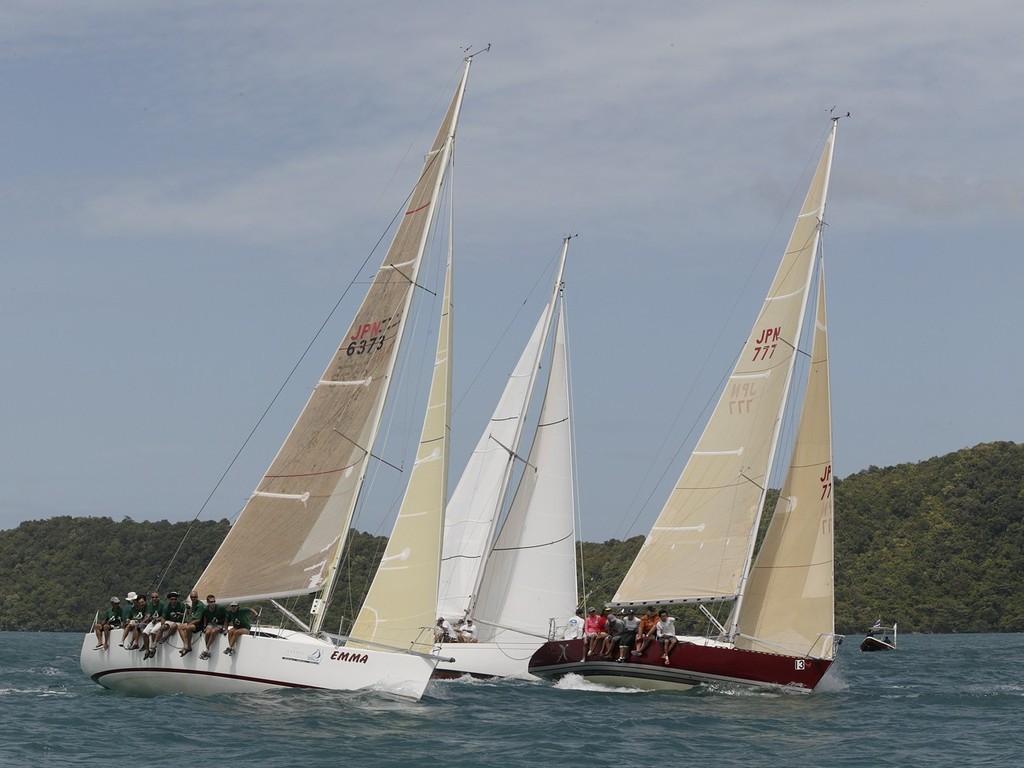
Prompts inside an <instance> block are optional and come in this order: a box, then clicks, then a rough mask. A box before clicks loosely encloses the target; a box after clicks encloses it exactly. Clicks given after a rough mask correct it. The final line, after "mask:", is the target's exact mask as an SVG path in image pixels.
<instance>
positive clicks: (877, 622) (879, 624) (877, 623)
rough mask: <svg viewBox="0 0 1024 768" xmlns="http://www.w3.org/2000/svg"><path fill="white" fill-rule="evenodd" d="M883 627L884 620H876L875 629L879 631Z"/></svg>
mask: <svg viewBox="0 0 1024 768" xmlns="http://www.w3.org/2000/svg"><path fill="white" fill-rule="evenodd" d="M881 626H882V620H881V619H875V626H874V629H879V628H880V627H881Z"/></svg>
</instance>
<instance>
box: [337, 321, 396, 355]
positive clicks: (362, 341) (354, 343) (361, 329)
mask: <svg viewBox="0 0 1024 768" xmlns="http://www.w3.org/2000/svg"><path fill="white" fill-rule="evenodd" d="M390 322H391V318H390V317H389V318H387V319H386V320H376V321H374V322H372V323H363V324H362V325H359V326H356V330H355V333H354V334H352V336H350V337H349V345H348V347H347V348H346V349H345V352H346V353H347V354H348V356H349V357H352V355H362V354H365V353H368V352H376V351H378V350H380V349H383V348H384V339H385V338H387V330H388V328H390V327H391V326H390V325H389V324H390Z"/></svg>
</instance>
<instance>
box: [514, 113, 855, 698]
mask: <svg viewBox="0 0 1024 768" xmlns="http://www.w3.org/2000/svg"><path fill="white" fill-rule="evenodd" d="M835 131H836V121H835V120H834V121H833V124H832V130H831V131H830V133H829V136H828V139H827V141H826V143H825V147H824V150H823V152H822V155H821V159H820V161H819V163H818V166H817V169H816V171H815V174H814V177H813V179H812V181H811V185H810V188H809V190H808V192H807V196H806V198H805V200H804V203H803V205H802V207H801V209H800V214H799V216H798V218H797V221H796V225H795V227H794V229H793V233H792V235H791V237H790V240H789V244H788V246H787V247H786V250H785V253H784V255H783V257H782V262H781V264H780V265H779V268H778V271H777V272H776V275H775V279H774V281H773V282H772V285H771V288H770V289H769V291H768V294H767V296H766V297H765V300H764V303H763V304H762V306H761V310H760V313H759V314H758V317H757V320H756V322H755V323H754V326H753V328H752V329H751V333H750V336H749V337H748V338H747V341H746V343H745V345H744V347H743V350H742V353H741V354H740V356H739V358H738V361H737V363H736V365H735V367H734V368H733V370H732V373H731V375H730V377H729V380H728V382H727V383H726V385H725V388H724V390H723V392H722V394H721V397H720V399H719V401H718V404H717V406H716V407H715V409H714V411H713V412H712V414H711V417H710V419H709V421H708V423H707V425H706V427H705V429H704V432H703V434H702V435H701V438H700V440H699V441H698V443H697V445H696V447H695V449H694V451H693V453H692V454H691V456H690V459H689V461H688V462H687V464H686V467H685V468H684V469H683V472H682V475H681V476H680V478H679V480H678V481H677V482H676V485H675V488H674V489H673V491H672V493H671V495H670V496H669V499H668V501H667V502H666V504H665V506H664V508H663V509H662V511H661V514H660V515H659V516H658V519H657V520H656V521H655V523H654V526H653V528H652V529H651V531H650V533H649V534H648V536H647V539H646V540H645V542H644V544H643V546H642V547H641V549H640V552H639V553H638V554H637V557H636V559H635V560H634V562H633V564H632V566H631V567H630V569H629V571H628V573H627V574H626V576H625V578H624V580H623V582H622V584H621V585H620V587H619V589H618V592H617V593H616V594H615V596H614V597H613V599H612V605H614V606H619V607H623V608H626V607H634V608H637V607H639V608H641V609H642V608H645V607H647V606H657V607H662V608H665V609H666V610H668V611H670V612H671V609H672V607H673V606H683V605H694V604H696V605H699V606H700V607H701V609H702V611H703V612H704V614H705V616H706V618H707V621H708V625H709V628H710V632H709V633H708V634H706V635H692V636H691V635H684V636H678V638H677V639H678V644H677V645H675V647H674V648H669V649H668V652H667V653H665V652H664V651H663V650H662V646H660V645H659V644H658V643H657V642H654V643H651V645H650V646H648V648H647V649H646V652H645V653H644V654H643V655H639V656H637V655H628V656H627V658H626V659H625V660H624V661H622V662H616V661H614V660H612V661H606V660H603V659H600V658H593V657H592V658H590V659H584V658H583V652H582V647H581V643H580V641H571V642H569V641H559V642H550V643H547V644H546V645H545V646H544V647H542V648H541V649H540V650H538V652H537V653H536V654H535V655H534V657H533V658H532V659H531V661H530V665H529V668H530V671H531V672H532V673H534V674H536V675H539V676H542V677H558V676H561V675H565V674H569V673H575V674H578V675H582V676H584V677H586V678H588V679H591V680H595V681H598V682H602V683H607V684H612V685H621V686H630V687H641V688H682V689H685V688H689V687H692V686H695V685H699V684H702V683H718V684H721V683H725V684H739V685H747V686H766V687H777V688H786V689H792V690H798V691H804V692H806V691H810V690H813V689H814V687H815V686H816V685H817V684H818V683H819V681H820V680H821V678H822V676H823V675H824V674H825V673H826V671H827V670H828V668H829V666H830V665H831V664H832V661H833V659H834V656H835V650H836V642H835V634H834V631H835V629H834V616H833V614H834V605H833V604H834V586H833V570H832V562H833V556H832V548H833V542H832V520H833V514H832V512H833V507H832V429H831V416H830V395H829V357H828V341H827V327H828V326H827V323H826V318H825V289H824V268H823V262H822V261H821V260H820V259H819V258H818V256H819V246H820V233H821V228H822V226H823V221H824V213H825V197H826V192H827V189H828V182H829V176H830V172H831V167H832V154H833V145H834V141H835ZM815 276H817V282H815ZM815 288H816V290H815ZM812 301H813V302H814V304H812ZM815 307H816V308H815ZM807 316H810V317H812V318H813V320H812V322H813V334H808V335H810V336H811V339H810V344H809V346H808V347H806V348H801V347H800V345H801V343H802V342H803V340H804V339H805V335H804V334H803V333H802V331H803V328H804V319H805V317H807ZM804 354H809V356H810V365H809V370H808V379H807V385H806V390H805V394H804V399H803V407H802V410H801V411H800V419H799V424H798V426H797V428H796V433H795V434H796V437H795V443H794V446H793V452H792V458H791V460H790V463H789V465H788V466H789V471H788V473H787V475H786V479H785V481H784V482H783V485H782V490H781V493H780V496H779V501H778V503H777V505H776V508H775V512H774V515H773V516H772V518H771V520H770V522H769V524H768V529H767V532H766V534H765V537H764V541H763V543H762V544H761V546H760V548H759V549H758V550H757V552H756V557H755V544H756V537H757V532H758V528H759V524H760V521H761V515H762V510H763V509H764V506H765V500H766V496H767V494H768V484H769V478H770V477H771V475H772V467H773V465H774V464H775V463H776V462H777V461H780V460H783V457H781V456H780V455H779V454H780V453H782V452H781V451H780V450H779V442H780V432H781V428H782V422H783V416H784V413H785V412H786V409H787V401H788V400H789V398H790V394H791V390H792V389H793V379H794V363H795V361H796V358H797V357H798V355H804ZM794 412H795V411H794ZM713 604H719V605H727V606H731V608H730V612H729V615H728V618H726V619H725V620H724V623H722V622H721V621H719V618H718V617H716V616H714V615H713V614H712V613H711V611H709V610H708V609H707V608H706V606H707V605H713ZM670 645H671V642H666V644H665V647H668V646H670Z"/></svg>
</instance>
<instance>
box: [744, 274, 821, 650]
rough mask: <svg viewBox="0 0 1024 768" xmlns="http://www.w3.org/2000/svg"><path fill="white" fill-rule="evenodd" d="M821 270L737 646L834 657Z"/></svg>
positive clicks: (747, 591)
mask: <svg viewBox="0 0 1024 768" xmlns="http://www.w3.org/2000/svg"><path fill="white" fill-rule="evenodd" d="M823 272H824V265H823V264H822V265H820V267H819V278H818V301H817V317H816V320H815V324H814V341H813V343H812V353H811V366H810V370H809V372H808V379H807V391H806V393H805V395H804V405H803V412H802V414H801V417H800V426H799V429H798V430H797V435H796V442H795V444H794V446H793V459H792V461H791V463H790V466H789V473H788V474H787V476H786V481H785V483H784V484H783V486H782V493H781V494H780V496H779V500H778V504H777V506H776V508H775V513H774V515H772V519H771V522H770V523H769V525H768V530H767V532H766V533H765V538H764V541H763V542H762V544H761V548H760V550H758V553H757V559H756V560H755V561H754V566H753V568H752V569H751V572H750V580H749V582H748V586H747V589H746V594H745V596H744V601H743V605H742V608H741V610H740V615H739V619H738V624H739V628H740V632H741V633H742V634H740V635H739V636H737V638H736V646H737V647H739V648H747V649H749V650H757V651H768V652H771V653H791V654H795V655H806V656H815V657H818V658H831V655H832V640H833V636H834V633H835V619H834V611H835V605H834V603H835V589H834V583H833V569H832V513H833V505H832V484H833V478H832V418H831V413H830V407H829V402H830V400H829V372H828V324H827V321H826V315H825V279H824V274H823Z"/></svg>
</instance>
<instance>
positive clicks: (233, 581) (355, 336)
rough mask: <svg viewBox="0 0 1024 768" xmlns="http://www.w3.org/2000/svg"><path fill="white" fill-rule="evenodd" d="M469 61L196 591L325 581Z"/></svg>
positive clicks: (244, 591)
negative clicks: (409, 185) (368, 268)
mask: <svg viewBox="0 0 1024 768" xmlns="http://www.w3.org/2000/svg"><path fill="white" fill-rule="evenodd" d="M471 60H472V59H467V63H466V68H465V70H464V72H463V75H462V79H461V80H460V82H459V85H458V87H457V88H456V92H455V96H454V97H453V98H452V101H451V104H450V106H449V107H448V111H447V113H446V115H445V117H444V120H443V121H442V123H441V127H440V129H439V130H438V132H437V136H436V137H435V139H434V142H433V144H432V146H431V148H430V152H429V153H428V155H427V157H426V160H425V162H424V166H423V170H422V172H421V174H420V178H419V180H418V182H417V184H416V186H415V188H414V189H413V192H412V194H411V196H410V199H409V204H408V206H407V209H406V212H405V215H404V216H403V217H402V221H401V223H400V224H399V227H398V231H397V232H396V234H395V238H394V240H393V241H392V243H391V247H390V248H389V249H388V252H387V254H386V255H385V257H384V260H383V262H382V264H381V267H380V269H379V270H378V272H377V274H376V276H375V277H374V279H373V284H372V285H371V286H370V288H369V290H368V292H367V295H366V298H365V299H364V300H363V304H362V306H361V307H360V308H359V311H358V312H357V313H356V316H355V319H354V320H353V322H352V325H351V327H350V328H349V331H348V333H347V334H346V335H345V337H344V339H343V340H342V342H341V345H340V346H339V348H338V350H337V352H336V353H335V355H334V358H333V359H332V360H331V362H330V364H329V365H328V366H327V369H326V371H325V372H324V374H323V376H322V378H321V380H320V382H319V383H318V384H317V386H316V389H315V390H314V391H313V394H312V396H311V397H310V398H309V401H308V402H307V403H306V406H305V408H304V409H303V410H302V413H301V414H300V415H299V418H298V420H297V421H296V423H295V425H294V426H293V427H292V430H291V432H290V434H289V435H288V437H287V439H286V440H285V442H284V445H282V446H281V449H280V451H279V452H278V454H277V456H276V457H275V459H274V461H273V463H272V464H271V466H270V469H269V470H268V471H267V473H266V475H264V477H263V479H262V480H261V481H260V483H259V484H258V486H257V487H256V490H255V491H254V492H253V494H252V496H251V498H250V499H249V501H248V503H247V504H246V505H245V507H244V509H243V510H242V512H241V514H240V515H239V518H238V520H237V521H236V522H235V524H234V525H233V526H232V528H231V530H230V532H229V533H228V535H227V537H226V538H225V540H224V542H223V543H222V544H221V546H220V549H218V551H217V553H216V555H215V556H214V558H213V560H212V561H211V562H210V564H209V565H208V566H207V568H206V571H205V572H204V573H203V575H202V577H201V578H200V580H199V583H198V585H197V588H198V590H199V591H200V593H201V594H202V595H204V596H205V595H206V594H207V593H214V594H216V595H217V596H218V597H222V598H224V597H233V598H237V599H240V600H241V599H247V600H253V599H259V598H268V597H286V596H290V595H299V594H307V593H312V592H317V591H319V590H321V589H322V588H324V587H325V586H326V585H328V584H329V583H330V579H331V574H332V571H333V569H334V568H335V567H336V565H337V562H338V560H339V558H340V553H341V551H342V547H343V546H344V542H345V537H346V535H347V532H348V527H349V523H350V521H351V518H352V512H353V509H354V507H355V503H356V499H357V497H358V494H359V490H360V487H361V486H362V481H363V477H364V475H365V472H366V466H367V461H368V459H369V456H370V450H371V447H372V446H373V442H374V439H375V437H376V434H377V429H378V425H379V423H380V418H381V413H382V411H383V408H384V401H385V397H386V395H387V392H388V388H389V385H390V382H391V378H392V376H391V373H392V371H393V369H394V366H395V356H396V354H397V352H398V348H399V345H400V342H401V339H402V335H403V333H404V330H405V326H406V318H407V315H408V311H409V306H410V302H411V301H412V295H413V291H414V288H415V283H416V279H417V276H418V274H419V268H420V261H421V257H422V254H423V249H424V246H425V244H426V240H427V237H428V234H429V231H430V227H431V224H432V222H433V219H434V214H435V208H436V204H437V198H438V196H439V191H440V186H441V183H442V181H443V180H444V176H445V172H446V169H447V167H448V162H449V155H450V151H451V143H452V139H453V138H454V135H455V129H456V125H457V123H458V115H459V110H460V107H461V104H462V96H463V93H464V91H465V87H466V80H467V78H468V76H469V65H470V62H471ZM430 604H431V606H432V605H433V600H431V601H430ZM431 610H432V608H431Z"/></svg>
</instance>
